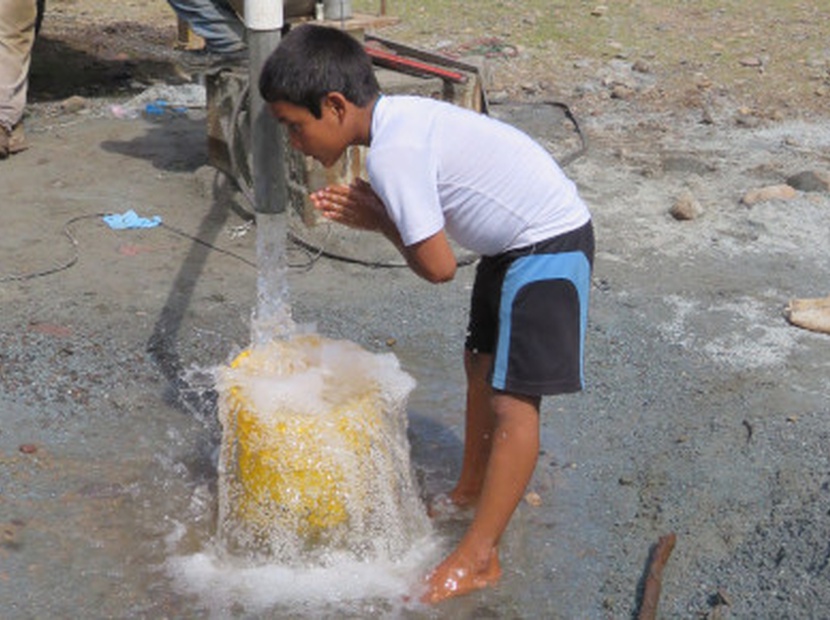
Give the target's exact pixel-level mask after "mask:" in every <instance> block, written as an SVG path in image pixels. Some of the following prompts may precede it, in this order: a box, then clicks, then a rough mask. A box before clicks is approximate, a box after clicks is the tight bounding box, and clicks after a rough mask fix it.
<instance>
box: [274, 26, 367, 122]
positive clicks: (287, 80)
mask: <svg viewBox="0 0 830 620" xmlns="http://www.w3.org/2000/svg"><path fill="white" fill-rule="evenodd" d="M259 92H260V94H261V95H262V98H263V99H264V100H265V101H267V102H269V103H275V102H277V101H286V102H288V103H292V104H294V105H299V106H302V107H304V108H307V109H308V110H309V111H310V112H311V113H312V114H313V115H314V117H315V118H320V117H321V116H322V111H321V108H320V104H321V102H322V100H323V97H325V96H326V95H327V94H329V93H331V92H339V93H341V94H342V95H343V96H344V97H346V99H348V100H349V101H351V102H352V103H353V104H355V105H357V106H365V105H367V104H368V103H369V102H371V101H372V99H374V97H375V96H376V95H377V94H378V93H379V92H380V87H379V86H378V81H377V78H376V77H375V72H374V69H373V68H372V60H371V58H369V55H368V54H367V53H366V51H365V50H364V49H363V46H362V45H361V44H360V43H359V42H358V41H357V39H355V38H354V37H353V36H351V35H350V34H348V33H346V32H343V31H342V30H338V29H336V28H328V27H325V26H316V25H312V24H305V25H302V26H298V27H297V28H294V29H292V30H291V31H290V32H289V33H288V34H287V35H286V36H285V38H284V39H283V40H282V41H281V42H280V44H279V45H278V46H277V49H275V50H274V51H273V52H272V53H271V55H270V56H269V57H268V60H267V61H266V62H265V66H264V67H263V68H262V72H261V73H260V75H259Z"/></svg>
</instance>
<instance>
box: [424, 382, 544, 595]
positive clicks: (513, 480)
mask: <svg viewBox="0 0 830 620" xmlns="http://www.w3.org/2000/svg"><path fill="white" fill-rule="evenodd" d="M539 400H540V399H539V398H538V397H525V396H519V395H515V394H506V393H494V394H493V397H492V400H491V402H492V408H493V411H494V413H495V418H496V426H495V432H494V434H493V440H492V449H491V451H490V458H489V460H488V462H487V467H486V474H485V477H484V484H483V486H482V489H481V495H480V497H479V501H478V506H477V508H476V514H475V517H474V518H473V522H472V523H471V524H470V527H469V528H468V529H467V532H466V533H465V534H464V537H463V538H462V539H461V542H460V543H459V544H458V547H456V549H455V551H453V552H452V553H451V554H450V555H449V556H448V557H447V558H446V559H445V560H444V561H443V562H441V564H439V565H438V567H436V568H435V570H433V571H432V573H430V575H429V576H428V578H427V592H426V594H424V596H423V597H422V600H424V601H425V602H428V603H437V602H439V601H442V600H444V599H447V598H450V597H454V596H460V595H463V594H467V593H469V592H472V591H474V590H478V589H480V588H485V587H487V586H490V585H493V584H495V583H496V582H497V581H498V580H499V577H501V565H500V564H499V556H498V544H499V540H500V539H501V536H502V534H503V533H504V530H505V528H506V527H507V524H508V522H509V521H510V517H511V516H512V515H513V512H514V511H515V509H516V506H517V505H518V504H519V501H521V498H522V495H523V494H524V491H525V488H526V487H527V484H528V483H529V482H530V478H531V476H532V475H533V470H534V469H535V467H536V460H537V458H538V454H539Z"/></svg>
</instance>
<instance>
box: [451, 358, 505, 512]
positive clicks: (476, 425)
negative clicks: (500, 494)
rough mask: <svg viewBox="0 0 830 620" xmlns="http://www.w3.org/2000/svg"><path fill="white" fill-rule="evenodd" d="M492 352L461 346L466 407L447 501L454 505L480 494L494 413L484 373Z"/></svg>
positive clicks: (474, 499)
mask: <svg viewBox="0 0 830 620" xmlns="http://www.w3.org/2000/svg"><path fill="white" fill-rule="evenodd" d="M492 363H493V356H492V355H487V354H483V353H473V352H472V351H469V350H467V349H465V350H464V371H465V373H466V375H467V408H466V411H465V418H466V419H465V425H464V457H463V460H462V462H461V473H460V474H459V477H458V483H457V484H456V485H455V488H454V489H453V490H452V491H450V492H449V499H450V501H451V502H452V503H453V504H455V505H456V506H458V507H467V506H473V505H475V503H476V502H477V501H478V498H479V496H480V495H481V489H482V487H483V486H484V475H485V473H486V471H487V461H488V460H489V458H490V449H491V446H492V445H493V429H494V427H495V425H496V417H495V414H494V413H493V403H492V398H493V389H492V388H491V387H490V384H489V383H488V382H487V375H488V373H489V371H490V366H491V365H492Z"/></svg>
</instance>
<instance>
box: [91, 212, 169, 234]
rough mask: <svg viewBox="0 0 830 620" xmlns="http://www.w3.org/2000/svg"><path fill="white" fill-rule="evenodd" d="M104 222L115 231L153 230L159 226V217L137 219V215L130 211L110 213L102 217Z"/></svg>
mask: <svg viewBox="0 0 830 620" xmlns="http://www.w3.org/2000/svg"><path fill="white" fill-rule="evenodd" d="M103 219H104V222H105V223H106V224H107V225H108V226H109V227H110V228H113V229H115V230H123V229H125V228H154V227H156V226H158V225H159V224H161V216H160V215H154V216H153V217H151V218H146V217H139V215H138V214H137V213H136V212H135V211H133V210H132V209H130V210H129V211H126V212H125V213H123V214H120V215H119V214H118V213H112V214H110V215H105V216H104V218H103Z"/></svg>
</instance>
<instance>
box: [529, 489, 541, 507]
mask: <svg viewBox="0 0 830 620" xmlns="http://www.w3.org/2000/svg"><path fill="white" fill-rule="evenodd" d="M525 502H527V503H528V504H530V505H531V506H534V507H538V506H541V505H542V497H541V496H540V495H539V494H538V493H535V492H533V491H531V492H530V493H528V494H527V495H525Z"/></svg>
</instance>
